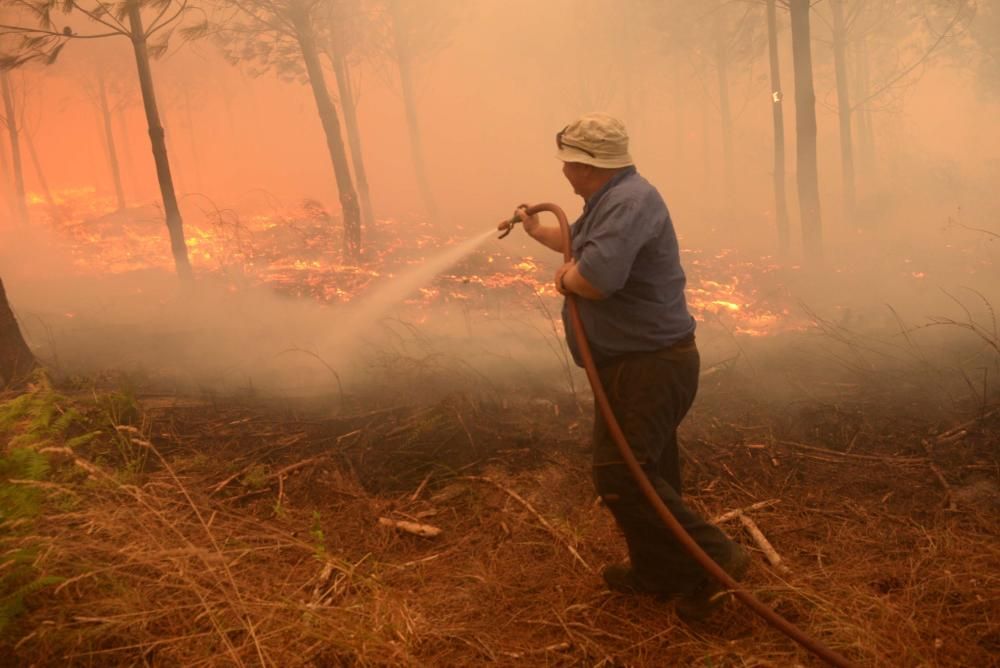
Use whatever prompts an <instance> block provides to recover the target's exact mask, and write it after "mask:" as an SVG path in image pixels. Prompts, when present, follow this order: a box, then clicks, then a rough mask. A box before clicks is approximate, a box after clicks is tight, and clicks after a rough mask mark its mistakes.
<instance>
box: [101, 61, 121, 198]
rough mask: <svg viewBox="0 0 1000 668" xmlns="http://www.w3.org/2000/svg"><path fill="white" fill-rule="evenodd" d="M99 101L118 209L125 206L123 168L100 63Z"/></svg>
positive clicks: (105, 147) (105, 145)
mask: <svg viewBox="0 0 1000 668" xmlns="http://www.w3.org/2000/svg"><path fill="white" fill-rule="evenodd" d="M95 69H96V74H97V103H98V108H99V109H100V111H101V129H102V131H103V135H104V149H105V151H106V152H107V154H108V167H109V168H110V169H111V179H112V181H113V182H114V187H115V202H116V203H117V205H118V210H119V211H121V210H123V209H124V208H125V187H124V186H123V185H122V170H121V167H120V166H119V164H118V149H117V147H116V146H115V132H114V129H113V127H112V123H111V112H112V106H111V105H110V104H108V86H107V82H106V81H105V80H104V69H103V68H102V67H101V66H100V65H98V66H97V67H96V68H95Z"/></svg>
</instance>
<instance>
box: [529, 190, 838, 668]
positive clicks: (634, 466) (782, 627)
mask: <svg viewBox="0 0 1000 668" xmlns="http://www.w3.org/2000/svg"><path fill="white" fill-rule="evenodd" d="M542 211H548V212H550V213H553V214H555V216H556V218H557V219H558V220H559V229H560V233H561V235H562V247H563V258H564V259H565V261H566V262H569V261H570V260H572V259H573V253H572V247H571V245H570V235H569V221H568V220H567V219H566V214H565V213H564V212H563V210H562V209H561V208H560V207H559V206H558V205H556V204H551V203H542V204H536V205H534V206H531V207H526V211H525V213H526V214H527V215H529V216H532V215H535V214H536V213H541V212H542ZM566 300H567V302H568V303H569V313H570V321H571V322H572V325H573V333H574V335H575V336H576V341H577V346H578V347H579V349H580V356H581V357H582V358H583V366H584V369H586V371H587V379H588V380H589V381H590V386H591V388H592V389H593V390H594V401H595V402H596V403H597V406H598V409H599V410H600V411H601V414H602V415H603V416H604V419H605V421H606V422H607V424H608V430H609V431H610V432H611V437H612V438H613V439H614V440H615V444H617V446H618V450H619V451H620V452H621V455H622V459H624V460H625V465H626V466H627V467H628V470H629V473H631V474H632V477H633V478H635V481H636V482H637V483H638V485H639V488H640V489H641V490H642V493H643V495H644V496H645V497H646V499H647V500H648V501H649V502H650V503H651V504H652V505H653V508H654V509H655V510H656V512H657V514H658V515H659V516H660V519H662V520H663V522H664V523H665V524H666V525H667V528H668V529H670V532H671V533H672V534H673V535H674V537H675V538H677V540H678V541H679V542H680V544H681V545H682V546H683V547H684V550H685V551H686V552H687V553H688V554H689V555H691V557H693V558H694V560H695V561H697V562H698V563H699V564H700V565H701V567H702V568H704V569H705V570H706V571H707V572H708V573H709V575H711V576H712V577H713V578H715V579H716V580H718V581H719V582H721V583H722V584H723V586H725V587H726V589H728V590H730V591H732V593H733V595H734V596H736V598H738V599H739V600H740V601H741V602H742V603H743V604H744V605H746V606H747V607H748V608H750V609H751V610H753V611H754V612H755V613H757V615H759V616H760V617H761V618H763V619H764V621H766V622H767V623H768V624H770V625H771V626H773V627H774V628H776V629H778V630H779V631H781V632H782V633H784V634H785V635H786V636H788V637H789V638H791V639H792V640H794V641H795V642H797V643H799V644H800V645H802V647H804V648H806V649H807V650H809V651H810V652H812V653H813V654H815V655H816V656H818V657H819V658H821V659H823V660H824V661H826V662H827V663H829V664H830V665H832V666H838V667H840V668H849V667H852V666H853V665H854V664H852V663H851V662H850V661H848V660H847V659H846V658H844V657H843V656H841V655H840V654H838V653H837V652H835V651H833V650H832V649H830V648H829V647H827V646H826V645H823V644H822V643H820V642H819V641H818V640H815V639H813V638H810V637H809V636H808V635H806V634H805V633H804V632H802V631H801V630H800V629H799V628H798V627H797V626H795V625H794V624H792V623H791V622H789V621H788V620H787V619H785V618H784V617H782V616H781V615H779V614H778V613H777V612H775V611H774V610H772V609H771V608H769V607H767V606H766V605H764V604H763V603H761V602H760V600H758V599H757V598H756V597H755V596H754V595H753V594H751V593H750V592H748V591H747V590H746V589H744V588H742V587H741V586H740V585H739V584H738V583H737V582H736V580H734V579H733V578H732V577H731V576H730V575H729V573H727V572H726V571H725V570H723V569H722V568H721V567H720V566H719V565H718V564H717V563H715V561H714V560H713V559H712V558H711V557H710V556H708V554H706V553H705V551H704V550H702V549H701V546H699V545H698V543H696V542H695V541H694V539H693V538H691V536H690V535H689V534H688V533H687V531H685V530H684V527H682V526H681V524H680V522H678V521H677V518H675V517H674V515H673V513H671V512H670V509H669V508H667V506H666V505H664V503H663V500H662V499H660V496H659V494H657V493H656V489H655V488H654V487H653V484H652V483H651V482H650V481H649V478H647V477H646V473H645V472H644V471H643V470H642V467H641V466H640V465H639V462H638V461H637V460H636V458H635V455H634V454H632V449H631V448H630V447H629V445H628V441H626V440H625V434H624V433H623V432H622V429H621V426H620V425H619V424H618V420H617V419H615V414H614V411H612V410H611V404H610V403H608V396H607V394H606V393H605V392H604V386H603V385H602V384H601V379H600V377H599V376H598V375H597V366H596V365H595V364H594V357H593V354H592V353H591V351H590V343H589V342H588V341H587V336H586V332H585V331H584V328H583V321H582V320H581V319H580V310H579V307H578V306H577V304H576V297H575V295H572V294H570V295H567V296H566Z"/></svg>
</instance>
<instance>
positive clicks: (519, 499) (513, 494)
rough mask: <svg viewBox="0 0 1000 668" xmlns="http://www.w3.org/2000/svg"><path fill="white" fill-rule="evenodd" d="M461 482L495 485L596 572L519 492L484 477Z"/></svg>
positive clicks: (589, 568)
mask: <svg viewBox="0 0 1000 668" xmlns="http://www.w3.org/2000/svg"><path fill="white" fill-rule="evenodd" d="M461 480H477V481H479V482H485V483H489V484H491V485H493V486H494V487H496V488H497V489H499V490H500V491H502V492H504V493H506V494H507V496H509V497H510V498H512V499H514V500H515V501H517V502H518V503H520V504H521V505H522V506H524V507H525V508H526V509H527V510H528V512H530V513H531V514H532V515H534V516H535V518H537V519H538V521H539V522H540V523H541V525H542V526H543V527H545V528H546V529H547V530H548V532H549V533H550V534H552V536H553V537H554V538H555V539H556V540H558V541H559V542H560V543H562V544H563V545H565V546H566V549H567V550H569V552H570V554H572V555H573V558H574V559H576V560H577V561H579V562H580V564H582V565H583V567H584V568H586V569H587V571H588V572H590V573H593V572H594V569H593V568H591V567H590V564H588V563H587V562H586V561H585V560H584V558H583V557H581V556H580V553H579V552H577V550H576V548H575V547H574V546H573V544H572V543H570V542H569V540H568V539H567V538H566V537H565V536H563V535H562V533H560V532H559V531H557V530H556V528H555V527H554V526H552V525H551V524H549V522H548V520H546V519H545V518H544V517H542V514H541V513H540V512H538V511H537V510H535V507H534V506H532V505H531V504H530V503H528V502H527V501H525V500H524V498H523V497H522V496H521V495H520V494H518V493H517V492H515V491H514V490H512V489H508V488H506V487H504V486H503V485H501V484H500V483H498V482H497V481H495V480H492V479H490V478H486V477H483V476H464V477H463V478H461Z"/></svg>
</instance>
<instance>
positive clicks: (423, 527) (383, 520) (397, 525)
mask: <svg viewBox="0 0 1000 668" xmlns="http://www.w3.org/2000/svg"><path fill="white" fill-rule="evenodd" d="M378 523H379V524H381V525H382V526H384V527H392V528H394V529H399V530H400V531H405V532H406V533H412V534H413V535H414V536H423V537H424V538H433V537H434V536H438V535H440V534H441V529H439V528H438V527H436V526H431V525H430V524H418V523H416V522H407V521H406V520H394V519H390V518H388V517H380V518H378Z"/></svg>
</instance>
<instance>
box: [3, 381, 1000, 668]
mask: <svg viewBox="0 0 1000 668" xmlns="http://www.w3.org/2000/svg"><path fill="white" fill-rule="evenodd" d="M758 383H759V378H757V377H756V376H755V375H754V374H753V373H750V372H748V371H747V370H746V369H743V370H739V369H736V368H729V367H727V366H725V365H722V366H720V367H712V368H710V369H708V370H707V371H706V373H705V375H704V376H703V379H702V389H701V393H700V396H699V399H698V400H697V402H696V405H695V408H694V410H693V411H692V414H691V415H690V416H689V418H688V420H687V421H686V422H685V424H684V426H683V429H682V443H683V448H684V453H685V463H686V468H685V485H686V488H685V493H686V495H687V496H688V499H689V501H690V503H691V504H692V505H693V506H694V507H696V508H697V509H699V510H700V511H701V512H703V513H704V514H705V515H706V516H708V517H716V516H718V515H720V514H722V513H725V512H727V511H730V510H734V509H738V508H747V507H749V506H751V505H753V504H760V507H758V508H757V509H754V510H749V511H747V513H746V514H747V516H749V517H750V518H752V519H753V521H754V522H755V523H756V525H757V526H758V527H759V528H760V530H761V532H762V533H763V534H764V535H765V536H766V537H767V539H768V540H769V541H770V543H771V544H772V545H773V546H774V548H775V550H776V551H777V553H778V554H779V555H780V557H781V560H782V562H781V566H775V565H772V564H770V563H768V561H767V560H766V559H765V558H764V556H763V553H762V552H761V550H760V549H759V548H758V544H757V543H756V542H755V541H754V540H753V539H752V538H751V537H750V535H749V534H748V533H747V532H746V530H745V529H744V526H743V524H742V523H741V522H740V521H739V520H738V519H737V520H731V521H725V522H723V523H722V525H721V526H723V528H724V529H725V530H726V531H727V532H728V533H730V535H732V536H734V537H735V538H736V539H737V540H738V541H740V542H741V543H742V544H743V545H745V546H746V547H747V548H748V550H749V551H750V552H751V553H752V555H753V557H754V564H753V567H752V569H751V571H750V574H749V576H748V578H747V580H746V586H747V587H748V589H749V590H750V591H751V592H752V593H754V594H755V595H756V596H758V597H759V598H760V599H761V600H763V601H764V602H766V603H767V604H768V605H770V606H772V607H773V608H775V609H776V610H777V611H778V612H780V613H781V614H782V615H784V616H785V617H786V618H787V619H789V620H790V621H792V622H793V623H794V624H796V625H798V626H799V627H800V628H802V629H803V630H804V631H806V632H807V633H809V634H810V635H812V636H813V637H815V638H818V639H820V640H821V641H822V642H824V643H826V644H827V645H829V646H830V647H832V648H834V649H836V650H837V651H838V652H841V653H842V654H844V655H845V656H847V657H848V658H850V659H851V660H853V661H855V662H857V664H859V665H866V666H988V665H997V663H998V659H997V657H998V656H1000V542H998V540H997V536H998V535H1000V533H998V529H1000V513H998V510H1000V487H998V480H1000V459H998V449H997V443H998V442H1000V411H998V408H997V405H996V404H985V405H982V406H978V407H974V408H967V409H965V410H959V409H958V408H956V407H954V406H947V407H942V406H940V405H939V404H934V403H933V402H927V401H926V400H925V399H923V398H917V397H916V396H913V397H911V396H909V395H908V394H906V393H905V392H904V391H902V390H900V389H899V386H897V387H896V389H894V390H885V389H879V388H877V387H876V388H867V387H857V386H855V387H851V386H844V385H843V384H841V385H837V383H835V382H831V383H830V384H828V385H827V386H825V387H820V385H819V383H816V384H813V385H812V387H813V389H814V390H815V391H814V392H812V393H811V394H802V395H800V396H786V397H783V398H781V399H776V398H773V397H772V398H765V397H764V396H763V395H762V393H761V392H760V391H759V390H760V388H759V387H758ZM73 401H74V402H79V403H80V404H81V405H83V404H84V403H85V402H86V401H87V399H86V397H85V396H83V395H79V396H75V397H74V398H73ZM341 404H342V402H338V401H335V400H334V399H330V400H329V401H326V400H322V399H317V400H313V401H310V402H305V401H289V400H285V401H277V400H265V399H261V398H227V399H224V400H223V399H217V400H206V399H202V398H187V397H178V396H141V397H140V398H139V401H138V406H137V407H136V408H137V410H130V411H120V412H119V413H118V414H117V415H116V419H117V421H118V422H119V424H118V425H117V429H114V430H112V431H113V433H112V434H111V435H113V436H114V437H115V438H113V439H112V438H99V439H97V440H95V441H92V442H90V443H88V444H87V445H85V446H82V447H80V448H75V449H66V448H63V449H61V450H60V449H58V448H56V449H54V450H53V451H52V456H53V458H54V461H55V462H56V464H57V468H58V470H60V471H62V472H63V473H62V475H60V476H58V477H56V478H55V479H54V481H53V482H49V483H46V493H47V497H46V498H47V501H46V508H45V514H44V521H41V522H38V523H37V524H36V526H35V528H34V530H33V531H32V532H31V533H30V535H25V536H23V537H22V538H20V539H19V540H22V541H23V542H25V543H28V542H30V543H32V544H34V545H37V546H40V549H39V551H38V557H37V559H36V563H35V566H36V568H37V569H39V571H40V572H43V573H45V574H48V575H55V576H59V577H60V578H62V580H61V581H60V583H59V584H58V585H54V586H51V587H48V588H45V589H43V590H41V591H39V592H37V593H36V594H34V595H32V596H31V597H30V598H29V599H28V600H27V611H26V613H25V614H24V615H23V616H22V617H21V618H20V619H19V621H18V622H17V623H16V625H15V626H14V627H13V628H12V629H11V632H10V633H8V634H7V635H6V637H4V638H3V640H2V645H3V646H2V647H0V656H4V657H7V658H6V659H3V660H2V662H3V663H5V665H19V666H54V665H59V666H67V665H69V666H181V665H183V666H230V665H238V666H258V665H268V666H271V665H273V666H313V667H316V668H319V667H326V666H329V667H333V666H471V665H484V664H489V665H497V666H505V665H510V666H515V665H516V666H523V665H552V666H609V667H610V666H664V665H683V666H687V665H691V666H795V665H802V666H809V665H819V661H818V660H817V659H815V658H813V657H811V656H810V655H809V654H808V653H806V652H805V651H804V650H802V649H801V648H799V647H798V646H797V645H795V644H794V643H793V642H792V641H790V640H788V639H787V638H785V637H784V636H782V635H780V634H779V633H778V632H776V631H775V630H773V629H771V628H770V627H768V626H767V625H766V624H765V623H764V622H762V621H761V620H759V619H757V618H756V617H754V616H753V615H752V614H751V613H750V612H749V611H748V610H747V609H744V608H742V607H741V606H739V605H738V604H737V603H735V602H733V603H730V604H729V605H728V606H727V607H726V608H724V609H723V610H722V611H720V612H718V613H717V614H716V615H715V616H713V617H712V618H710V619H709V620H707V621H706V622H704V623H703V624H701V625H699V626H689V625H687V624H685V623H683V622H682V621H680V620H679V619H678V618H677V616H676V615H675V613H674V611H673V607H672V605H671V604H670V603H669V602H661V601H657V600H654V599H651V598H646V597H629V596H624V595H620V594H614V593H610V592H608V591H607V590H606V589H605V588H604V586H603V583H602V580H601V577H600V570H601V568H602V567H603V566H605V565H607V564H610V563H614V562H616V561H619V560H621V559H623V558H624V557H625V551H624V545H623V541H622V540H621V538H620V536H619V535H618V534H617V531H616V529H615V526H614V524H613V521H612V519H611V517H610V514H609V513H608V512H607V511H606V509H605V508H603V507H602V506H601V505H600V504H599V503H598V502H597V499H596V497H595V494H594V491H593V488H592V484H591V481H590V471H589V461H588V456H589V455H588V439H589V430H590V424H591V423H590V416H591V411H592V407H591V406H590V403H589V399H587V398H586V397H584V396H583V394H582V393H580V394H578V395H577V396H576V397H574V396H572V395H570V394H569V393H566V392H563V393H557V394H550V395H549V396H544V397H543V396H528V395H520V396H516V395H509V396H500V395H495V394H493V395H491V394H489V393H473V392H467V391H461V392H455V393H453V394H451V395H448V396H445V397H443V398H439V399H435V400H433V401H430V402H416V401H415V402H413V403H412V404H405V405H398V406H388V407H385V406H383V407H377V408H373V407H372V406H371V405H368V406H367V407H366V406H365V405H364V404H365V402H363V401H358V402H357V403H351V402H350V401H348V402H347V404H345V405H341ZM74 472H75V473H74ZM762 502H763V503H762ZM396 521H404V522H411V523H413V524H415V525H418V526H427V527H433V528H436V529H439V530H440V533H439V534H438V535H435V536H420V535H415V534H413V533H410V532H409V531H407V530H405V529H404V528H400V527H399V526H397V525H395V524H393V523H394V522H396Z"/></svg>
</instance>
